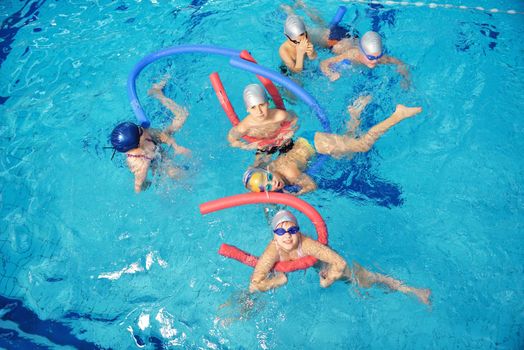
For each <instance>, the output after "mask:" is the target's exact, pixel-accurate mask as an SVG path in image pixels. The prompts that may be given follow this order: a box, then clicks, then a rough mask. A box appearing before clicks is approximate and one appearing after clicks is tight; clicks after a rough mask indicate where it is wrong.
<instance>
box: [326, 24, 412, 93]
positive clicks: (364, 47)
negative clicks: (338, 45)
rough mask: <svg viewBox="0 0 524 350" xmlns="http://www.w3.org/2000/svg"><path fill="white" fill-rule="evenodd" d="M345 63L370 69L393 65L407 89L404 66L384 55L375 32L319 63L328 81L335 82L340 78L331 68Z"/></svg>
mask: <svg viewBox="0 0 524 350" xmlns="http://www.w3.org/2000/svg"><path fill="white" fill-rule="evenodd" d="M346 62H348V63H349V64H351V65H354V66H357V65H364V66H366V67H368V68H370V69H373V68H375V67H376V66H377V65H379V64H394V65H396V66H397V71H398V72H399V74H400V75H401V76H402V77H403V78H404V80H403V82H402V86H403V87H404V88H408V87H409V84H410V77H409V71H408V69H407V66H406V64H405V63H404V62H402V61H400V60H399V59H397V58H395V57H392V56H388V55H386V54H384V49H383V47H382V38H381V37H380V35H379V34H378V33H376V32H373V31H369V32H367V33H365V34H364V35H363V36H362V38H360V40H359V42H358V46H357V47H354V46H353V47H350V48H348V49H347V50H346V51H345V52H344V53H342V54H340V55H338V56H335V57H331V58H328V59H326V60H324V61H322V62H320V69H321V70H322V72H323V73H324V75H326V76H327V77H328V78H329V80H331V81H335V80H337V79H339V78H340V72H338V71H336V70H334V69H333V68H334V67H336V66H337V65H340V64H342V63H346Z"/></svg>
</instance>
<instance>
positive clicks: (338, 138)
mask: <svg viewBox="0 0 524 350" xmlns="http://www.w3.org/2000/svg"><path fill="white" fill-rule="evenodd" d="M370 100H371V97H370V96H361V97H359V98H358V99H357V100H356V101H355V103H353V104H352V105H351V106H350V107H349V108H348V112H349V114H350V116H351V119H350V120H349V121H348V123H347V132H346V133H344V134H332V133H326V132H319V131H318V132H314V133H305V134H301V135H299V136H301V137H298V138H297V139H296V140H295V141H294V142H293V146H292V148H291V149H290V150H288V151H287V152H285V153H284V154H280V155H279V156H278V157H277V158H276V159H275V160H273V161H271V162H270V163H268V164H267V165H266V166H265V167H264V168H261V167H255V168H253V167H251V168H249V169H248V170H247V171H246V172H245V174H244V176H243V183H244V186H245V187H246V189H248V190H249V191H251V192H284V193H289V194H292V195H295V196H300V195H302V194H305V193H308V192H311V191H314V190H316V188H317V184H316V182H315V181H314V180H313V178H312V177H311V176H309V175H308V174H307V173H306V170H307V167H308V165H309V162H310V161H311V160H312V159H313V157H314V156H315V155H316V154H317V153H318V154H326V155H330V156H333V157H342V156H349V155H351V154H352V153H358V152H367V151H369V150H370V149H371V147H373V145H374V144H375V142H376V141H377V140H378V139H379V138H380V137H381V136H382V135H383V134H384V133H385V132H387V131H388V130H389V129H390V128H392V127H393V126H395V125H396V124H398V123H400V122H401V121H403V120H405V119H407V118H410V117H413V116H415V115H416V114H418V113H420V112H421V111H422V108H420V107H406V106H404V105H397V106H396V109H395V111H394V112H393V114H391V115H390V116H389V117H388V118H386V119H384V120H383V121H381V122H380V123H378V124H376V125H375V126H373V127H372V128H371V129H369V130H368V131H367V133H365V134H364V135H362V136H358V137H357V135H356V131H357V128H358V125H359V123H360V121H359V116H360V113H361V112H362V110H363V109H364V108H365V106H366V105H367V104H368V103H369V101H370Z"/></svg>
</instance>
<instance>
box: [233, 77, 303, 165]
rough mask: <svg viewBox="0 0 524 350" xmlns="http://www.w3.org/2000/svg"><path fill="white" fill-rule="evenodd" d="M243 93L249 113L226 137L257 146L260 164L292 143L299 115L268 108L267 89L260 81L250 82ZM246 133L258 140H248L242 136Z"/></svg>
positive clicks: (243, 146)
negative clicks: (256, 82)
mask: <svg viewBox="0 0 524 350" xmlns="http://www.w3.org/2000/svg"><path fill="white" fill-rule="evenodd" d="M242 97H243V99H244V105H245V106H246V111H247V113H248V115H247V116H246V117H245V118H244V119H242V120H241V121H240V122H239V123H238V124H237V125H236V126H234V127H233V128H231V130H230V131H229V133H228V135H227V139H228V141H229V143H230V145H231V146H233V147H237V148H241V149H245V150H256V159H255V164H254V165H255V166H261V165H263V163H267V162H268V161H269V160H271V155H272V154H274V153H276V152H284V151H285V150H286V148H287V147H290V142H291V141H292V137H293V135H294V133H295V127H296V122H297V117H296V115H295V114H292V113H289V112H287V111H284V110H281V109H278V108H269V102H268V98H267V95H266V91H265V89H264V88H263V87H262V86H261V85H259V84H250V85H247V86H246V87H245V88H244V92H243V94H242ZM245 136H248V137H251V138H255V139H256V141H254V142H247V141H245V140H243V137H245Z"/></svg>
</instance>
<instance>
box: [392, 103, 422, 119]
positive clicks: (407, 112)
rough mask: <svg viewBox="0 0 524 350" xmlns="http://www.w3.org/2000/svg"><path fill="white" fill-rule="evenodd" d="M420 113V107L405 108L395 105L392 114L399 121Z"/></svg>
mask: <svg viewBox="0 0 524 350" xmlns="http://www.w3.org/2000/svg"><path fill="white" fill-rule="evenodd" d="M420 112H422V107H406V106H404V105H400V104H399V105H397V108H396V109H395V112H394V113H393V114H394V115H396V116H397V117H398V118H400V120H402V119H406V118H410V117H413V116H415V115H417V114H419V113H420Z"/></svg>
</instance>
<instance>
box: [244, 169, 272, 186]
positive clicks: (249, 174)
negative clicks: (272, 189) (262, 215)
mask: <svg viewBox="0 0 524 350" xmlns="http://www.w3.org/2000/svg"><path fill="white" fill-rule="evenodd" d="M270 174H271V173H269V172H268V171H266V170H264V169H260V168H249V169H247V171H246V172H245V173H244V177H243V179H242V181H243V182H244V186H245V187H246V188H247V189H248V190H250V191H251V192H264V191H266V190H269V189H266V187H267V181H268V175H270Z"/></svg>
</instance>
